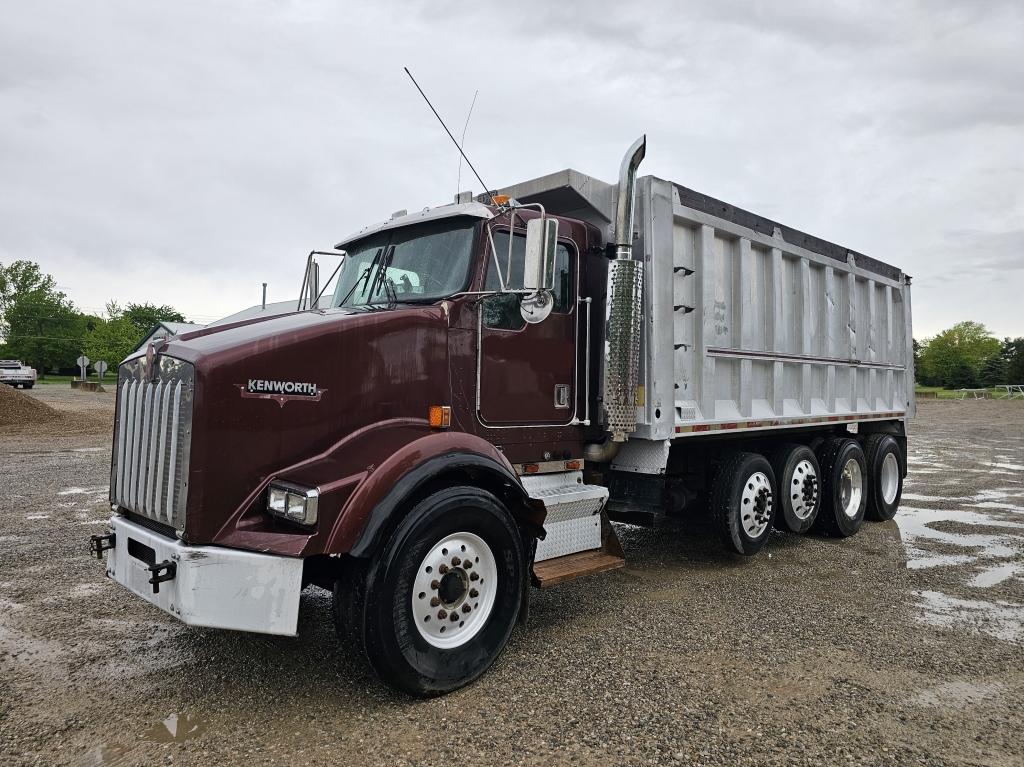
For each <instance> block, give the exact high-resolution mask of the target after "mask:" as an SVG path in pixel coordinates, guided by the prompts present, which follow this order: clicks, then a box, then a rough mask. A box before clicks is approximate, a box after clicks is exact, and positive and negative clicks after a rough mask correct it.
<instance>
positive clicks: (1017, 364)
mask: <svg viewBox="0 0 1024 767" xmlns="http://www.w3.org/2000/svg"><path fill="white" fill-rule="evenodd" d="M1003 359H1004V360H1006V380H1005V381H1000V382H999V383H1006V384H1024V338H1004V339H1003Z"/></svg>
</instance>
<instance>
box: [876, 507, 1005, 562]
mask: <svg viewBox="0 0 1024 767" xmlns="http://www.w3.org/2000/svg"><path fill="white" fill-rule="evenodd" d="M938 522H954V523H957V524H962V525H978V526H984V527H989V528H992V527H995V528H1006V529H1008V530H1014V531H1016V530H1024V523H1021V522H1007V521H1004V520H1000V519H997V518H995V517H992V516H989V515H987V514H983V513H981V512H977V511H960V510H956V509H924V508H919V507H914V506H903V507H901V508H900V511H899V513H898V514H897V515H896V524H897V525H898V526H899V529H900V536H901V537H902V539H903V542H904V544H905V546H906V549H907V567H908V568H910V569H912V570H916V569H919V568H922V567H936V566H941V565H950V564H964V563H966V562H971V561H974V560H976V559H982V558H985V559H989V558H991V559H1007V558H1015V557H1019V556H1020V555H1021V554H1022V547H1021V546H1020V545H1019V543H1018V542H1019V540H1020V538H1021V535H1020V534H1014V533H1011V532H1007V533H1003V534H992V533H987V532H986V533H954V532H948V531H946V530H937V529H935V528H934V527H933V526H932V525H934V524H935V523H938ZM929 544H931V545H933V546H934V545H936V544H939V545H943V546H947V547H954V548H958V549H974V550H975V552H964V553H962V554H961V553H959V552H958V553H956V554H949V553H943V552H936V551H932V550H929V549H928V548H927V547H928V545H929Z"/></svg>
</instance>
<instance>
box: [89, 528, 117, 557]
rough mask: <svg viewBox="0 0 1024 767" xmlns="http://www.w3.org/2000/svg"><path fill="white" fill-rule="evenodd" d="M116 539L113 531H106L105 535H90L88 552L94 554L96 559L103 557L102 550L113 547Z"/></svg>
mask: <svg viewBox="0 0 1024 767" xmlns="http://www.w3.org/2000/svg"><path fill="white" fill-rule="evenodd" d="M116 541H117V539H116V538H115V537H114V534H113V533H107V534H106V535H90V536H89V553H91V554H95V555H96V559H103V552H104V551H107V550H108V549H112V548H114V544H115V542H116Z"/></svg>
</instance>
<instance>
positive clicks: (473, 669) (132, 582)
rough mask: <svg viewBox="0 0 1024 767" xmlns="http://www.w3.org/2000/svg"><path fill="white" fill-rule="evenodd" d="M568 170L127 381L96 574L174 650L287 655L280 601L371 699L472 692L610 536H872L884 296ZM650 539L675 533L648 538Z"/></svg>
mask: <svg viewBox="0 0 1024 767" xmlns="http://www.w3.org/2000/svg"><path fill="white" fill-rule="evenodd" d="M644 152H645V143H644V141H643V139H641V140H640V141H638V142H636V143H635V144H634V145H633V147H631V148H630V150H629V152H628V153H627V154H626V156H625V158H624V159H623V161H622V164H621V169H620V178H619V181H618V183H617V184H608V183H604V182H601V181H599V180H597V179H595V178H591V177H588V176H585V175H583V174H580V173H578V172H576V171H571V170H567V171H562V172H560V173H555V174H552V175H550V176H545V177H543V178H539V179H534V180H531V181H527V182H523V183H520V184H516V185H514V186H511V187H508V188H506V189H503V190H498V191H497V192H489V193H487V194H485V195H482V196H480V197H479V198H476V199H473V198H472V197H471V196H470V195H469V194H468V193H467V194H461V195H459V197H458V198H457V200H456V202H455V203H453V204H449V205H442V206H439V207H435V208H429V209H426V210H424V211H422V212H419V213H414V214H405V213H404V212H403V213H401V214H396V215H395V216H393V217H392V218H391V219H390V220H388V221H386V222H384V223H382V224H378V225H375V226H371V227H368V228H366V229H363V230H361V231H359V232H358V233H356V234H354V235H352V236H351V237H349V238H347V239H345V240H343V241H342V242H340V243H338V245H337V250H338V251H342V252H343V261H342V263H341V266H340V268H339V269H338V270H337V272H336V278H332V280H329V281H328V282H329V283H330V284H331V287H330V289H327V288H328V286H327V285H325V286H324V288H323V289H319V288H318V281H319V280H318V277H317V274H318V272H317V270H316V269H310V268H309V266H307V272H306V274H307V279H306V282H305V284H304V288H303V295H304V298H303V300H302V301H301V302H300V305H299V307H298V308H299V309H300V310H299V311H294V312H289V313H286V314H282V315H278V316H272V317H264V318H257V319H250V320H245V321H240V322H233V323H229V324H225V325H220V326H216V327H209V328H205V329H202V330H197V331H195V332H189V333H185V334H182V335H180V336H177V337H174V338H171V339H167V340H162V341H158V342H154V343H152V344H150V345H149V346H148V348H146V349H145V350H143V351H141V352H140V353H138V354H136V355H134V356H132V357H130V358H128V359H127V360H125V361H124V362H123V363H122V364H121V365H120V367H119V370H118V384H117V404H116V415H115V425H114V439H113V459H112V465H111V477H110V501H111V504H112V508H113V512H114V513H113V516H112V518H111V522H110V532H109V534H106V535H100V536H94V537H93V540H92V548H93V551H94V552H96V554H97V555H98V556H99V557H101V558H102V557H103V556H104V554H105V555H106V572H107V575H108V576H109V577H110V578H112V579H114V580H116V581H117V582H118V583H120V584H122V585H123V586H126V587H127V588H129V589H131V590H132V591H133V592H134V593H135V594H137V595H139V596H140V597H142V598H143V599H145V600H146V601H148V602H149V603H151V604H152V605H154V606H156V607H159V608H161V609H163V610H165V611H166V612H168V613H170V614H172V615H174V616H176V617H178V618H179V619H180V620H182V621H183V622H185V623H187V624H190V625H195V626H208V627H216V628H222V629H234V630H242V631H253V632H264V633H270V634H283V635H294V634H295V633H296V625H297V616H298V610H299V604H300V599H299V595H300V592H301V591H302V590H303V589H304V588H305V587H306V586H308V585H310V584H314V585H317V586H320V587H322V588H325V589H329V590H330V591H331V592H332V593H333V595H334V606H335V611H334V612H335V616H336V622H337V628H338V630H339V631H340V632H342V633H343V634H344V635H347V636H349V637H351V638H352V639H353V640H354V643H355V645H357V646H359V647H361V648H362V650H363V652H365V654H366V656H367V658H368V659H369V662H370V664H371V665H372V667H373V668H374V670H375V671H376V672H377V674H378V675H379V676H380V677H381V678H382V679H383V680H384V681H385V682H387V683H388V684H390V685H393V686H394V687H397V688H399V689H402V690H405V691H407V692H409V693H412V694H414V695H432V694H438V693H443V692H446V691H449V690H452V689H455V688H457V687H459V686H461V685H465V684H467V683H468V682H470V681H472V680H473V679H475V678H476V677H478V676H479V675H480V674H482V673H483V672H484V671H485V670H486V669H487V668H488V666H489V665H490V664H491V663H492V662H493V661H494V659H495V658H496V657H497V656H498V654H499V653H500V652H501V651H502V649H503V648H504V647H505V645H506V643H507V642H508V641H509V637H510V635H511V633H512V629H513V627H514V625H515V624H516V622H517V621H519V620H522V619H523V616H524V615H525V613H526V605H527V598H528V594H529V591H530V589H531V587H542V588H543V587H549V586H553V585H555V584H558V583H561V582H564V581H566V580H569V579H572V578H576V577H579V576H584V575H594V574H596V573H600V572H603V571H608V570H612V569H614V568H617V567H620V566H621V565H622V564H623V561H624V554H623V551H622V549H621V547H620V545H619V542H618V541H617V539H616V535H615V529H614V526H613V524H612V522H613V521H615V520H620V521H628V522H630V523H633V524H653V523H655V522H657V521H659V520H661V519H663V518H665V517H672V516H676V515H680V514H689V515H692V514H707V515H709V516H710V518H711V519H712V520H713V521H714V525H715V526H716V529H717V530H718V531H719V534H720V536H721V539H722V541H723V542H724V544H725V545H726V546H727V547H728V548H729V549H731V550H733V551H735V552H736V553H738V554H740V555H752V554H755V553H756V552H757V551H758V550H760V549H761V548H762V547H763V546H764V545H765V543H766V542H767V541H768V539H769V537H770V534H771V532H772V530H773V529H774V530H778V531H783V532H785V533H789V534H800V533H805V532H808V531H811V530H814V531H817V532H819V533H823V534H828V535H832V536H840V537H843V536H849V535H853V534H854V533H856V532H857V530H858V529H859V528H860V526H861V523H862V522H863V520H864V519H865V517H867V518H868V519H875V520H885V519H889V518H891V517H892V516H893V515H894V514H895V512H896V508H897V506H898V504H899V499H900V493H901V488H902V481H903V477H904V475H905V472H906V430H905V424H906V420H907V418H908V417H910V416H911V415H912V414H913V409H914V402H913V366H912V359H913V358H912V352H911V325H910V280H909V279H908V278H907V277H906V276H905V275H904V274H903V273H902V272H901V271H900V270H899V269H897V268H895V267H892V266H889V265H888V264H885V263H882V262H881V261H877V260H875V259H873V258H870V257H868V256H865V255H863V254H860V253H857V252H855V251H851V250H848V249H846V248H843V247H840V246H838V245H836V244H833V243H831V242H828V241H826V240H822V239H820V238H817V237H813V236H811V235H808V234H805V233H803V232H799V231H797V230H794V229H792V228H789V227H787V226H784V225H782V224H779V223H777V222H775V221H772V220H769V219H766V218H763V217H761V216H757V215H756V214H753V213H750V212H748V211H745V210H742V209H740V208H737V207H735V206H732V205H729V204H727V203H724V202H721V201H719V200H715V199H713V198H710V197H707V196H705V195H702V194H699V193H697V192H695V191H693V190H691V189H688V188H686V187H683V186H680V185H678V184H674V183H672V182H668V181H664V180H662V179H658V178H656V177H653V176H645V177H642V178H637V167H638V165H639V164H640V161H641V159H642V158H643V156H644ZM662 529H670V528H665V526H662Z"/></svg>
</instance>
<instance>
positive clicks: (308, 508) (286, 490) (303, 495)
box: [267, 482, 320, 525]
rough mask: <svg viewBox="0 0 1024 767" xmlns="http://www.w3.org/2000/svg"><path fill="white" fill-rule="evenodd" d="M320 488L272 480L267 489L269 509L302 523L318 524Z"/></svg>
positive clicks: (272, 512) (276, 514)
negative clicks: (317, 512)
mask: <svg viewBox="0 0 1024 767" xmlns="http://www.w3.org/2000/svg"><path fill="white" fill-rule="evenodd" d="M319 499H320V490H319V489H318V488H315V487H314V488H309V487H300V486H299V485H292V484H290V483H288V482H271V483H270V487H269V488H268V489H267V511H269V512H270V513H271V514H274V515H275V516H278V517H283V518H284V519H290V520H291V521H292V522H298V523H299V524H300V525H315V524H316V508H317V502H318V501H319Z"/></svg>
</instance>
